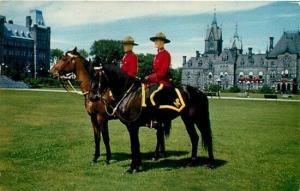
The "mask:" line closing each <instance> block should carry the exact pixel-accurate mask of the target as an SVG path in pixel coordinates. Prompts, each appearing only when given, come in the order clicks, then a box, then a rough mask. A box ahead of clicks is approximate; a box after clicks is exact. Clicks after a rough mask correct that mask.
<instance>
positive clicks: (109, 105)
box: [94, 64, 141, 123]
mask: <svg viewBox="0 0 300 191" xmlns="http://www.w3.org/2000/svg"><path fill="white" fill-rule="evenodd" d="M94 70H99V76H100V77H99V82H98V83H99V84H98V90H100V87H101V82H100V81H101V76H102V74H103V75H104V77H105V78H106V80H107V81H108V77H107V75H106V73H105V72H104V70H103V67H102V65H101V64H100V67H94ZM133 87H134V83H132V85H131V86H130V87H129V88H128V89H127V90H126V92H125V93H124V95H123V96H122V98H121V99H120V100H119V101H118V103H117V104H116V106H115V107H113V106H112V105H111V104H110V103H108V101H107V98H106V97H104V96H103V95H102V94H101V93H99V91H97V94H98V96H99V97H100V99H101V100H103V102H104V105H105V112H106V114H107V115H108V116H110V117H112V116H115V115H117V116H118V118H120V119H121V120H123V121H125V122H127V123H130V122H133V121H136V120H137V119H138V118H139V117H140V115H141V111H140V112H139V114H138V115H137V116H136V117H135V118H134V120H127V119H125V118H124V117H122V116H121V114H120V113H119V112H117V111H118V108H119V106H120V104H121V103H122V102H123V101H124V99H125V98H126V97H127V96H128V95H129V94H130V92H131V90H132V88H133ZM107 107H110V108H111V109H112V112H109V111H108V110H107Z"/></svg>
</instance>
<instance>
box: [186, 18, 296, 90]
mask: <svg viewBox="0 0 300 191" xmlns="http://www.w3.org/2000/svg"><path fill="white" fill-rule="evenodd" d="M222 43H223V39H222V28H220V27H219V26H218V24H217V18H216V13H214V17H213V21H212V23H211V26H210V27H209V28H208V29H207V32H206V38H205V51H204V53H203V54H201V53H200V52H199V51H196V55H195V56H194V57H191V58H189V59H187V58H186V56H183V68H182V83H183V84H188V85H192V86H194V87H198V88H199V89H206V88H207V87H209V86H210V85H211V84H215V85H219V86H220V87H221V88H222V89H228V88H230V87H232V86H238V87H240V88H242V89H259V88H261V87H262V86H263V85H267V86H269V87H272V88H274V89H275V90H277V91H282V92H285V91H295V90H296V89H297V86H298V88H299V85H300V83H299V82H300V31H286V32H284V33H283V35H282V36H281V38H280V40H279V41H278V42H277V43H276V45H275V46H274V38H273V37H270V39H269V45H268V48H267V50H266V51H265V53H263V54H255V53H253V51H252V48H251V47H248V50H247V52H244V50H243V43H242V40H241V39H240V38H239V35H238V31H237V25H236V26H235V32H234V35H233V38H232V43H231V47H227V48H223V47H222Z"/></svg>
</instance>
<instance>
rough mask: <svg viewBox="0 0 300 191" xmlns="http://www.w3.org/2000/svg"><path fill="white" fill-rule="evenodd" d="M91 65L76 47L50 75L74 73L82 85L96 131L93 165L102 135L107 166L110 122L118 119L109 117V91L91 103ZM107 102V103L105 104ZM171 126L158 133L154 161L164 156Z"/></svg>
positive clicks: (86, 104)
mask: <svg viewBox="0 0 300 191" xmlns="http://www.w3.org/2000/svg"><path fill="white" fill-rule="evenodd" d="M89 67H90V63H89V62H88V61H87V60H86V59H85V58H83V57H82V56H80V54H79V53H78V52H77V49H76V47H75V48H74V49H73V50H72V51H68V52H66V54H65V55H64V56H63V57H62V58H61V59H60V60H59V61H58V62H57V63H56V64H55V65H54V66H53V67H52V68H51V70H50V74H51V75H52V76H53V77H58V78H63V77H64V76H66V75H67V74H71V73H74V74H75V76H76V80H77V81H78V82H79V84H80V89H81V91H82V94H83V95H84V98H85V99H84V106H85V110H86V111H87V113H88V114H89V115H90V118H91V122H92V125H93V131H94V140H95V153H94V157H93V159H92V163H96V162H97V159H98V158H99V157H100V139H101V134H102V138H103V142H104V144H105V148H106V160H105V164H109V161H110V159H111V150H110V144H109V131H108V120H110V119H117V118H116V117H114V116H113V115H108V112H107V108H106V107H105V106H106V105H105V103H110V102H111V101H112V100H111V96H110V95H109V91H106V92H105V93H104V96H103V98H104V99H102V100H98V101H93V102H92V101H90V99H89V90H90V76H89V70H90V68H89ZM104 101H105V103H104ZM170 127H171V126H170V124H168V123H166V124H165V128H164V129H165V131H157V145H156V151H155V154H154V159H158V158H160V157H163V156H164V152H165V145H164V135H165V134H166V135H168V133H169V130H170Z"/></svg>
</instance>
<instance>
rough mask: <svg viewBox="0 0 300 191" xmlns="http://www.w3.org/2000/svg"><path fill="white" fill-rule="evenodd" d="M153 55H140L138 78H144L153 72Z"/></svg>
mask: <svg viewBox="0 0 300 191" xmlns="http://www.w3.org/2000/svg"><path fill="white" fill-rule="evenodd" d="M153 57H154V55H153V54H139V55H138V58H139V71H138V77H140V78H144V77H145V76H147V75H149V74H150V73H151V71H152V62H153Z"/></svg>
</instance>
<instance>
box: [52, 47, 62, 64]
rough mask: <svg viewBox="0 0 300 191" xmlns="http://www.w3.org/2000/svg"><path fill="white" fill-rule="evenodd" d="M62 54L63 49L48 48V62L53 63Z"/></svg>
mask: <svg viewBox="0 0 300 191" xmlns="http://www.w3.org/2000/svg"><path fill="white" fill-rule="evenodd" d="M63 55H64V51H62V50H61V49H58V48H54V49H51V50H50V63H54V62H55V61H57V60H58V59H59V58H60V57H62V56H63Z"/></svg>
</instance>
